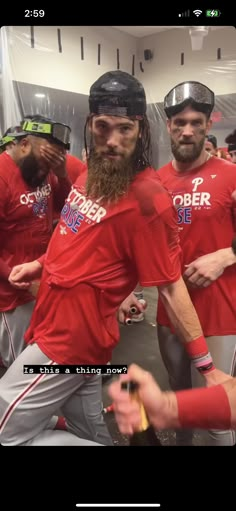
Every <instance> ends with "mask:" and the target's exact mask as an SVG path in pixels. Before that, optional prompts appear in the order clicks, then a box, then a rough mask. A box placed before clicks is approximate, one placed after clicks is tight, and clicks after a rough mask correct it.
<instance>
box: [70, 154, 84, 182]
mask: <svg viewBox="0 0 236 511" xmlns="http://www.w3.org/2000/svg"><path fill="white" fill-rule="evenodd" d="M86 168H87V166H86V165H85V163H83V162H82V161H81V160H79V158H77V157H76V156H73V155H72V154H69V153H68V154H67V155H66V170H67V174H68V176H69V178H70V180H71V182H72V184H74V183H75V181H76V179H78V177H79V176H81V174H82V173H83V172H84V171H85V170H86Z"/></svg>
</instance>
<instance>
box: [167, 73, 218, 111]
mask: <svg viewBox="0 0 236 511" xmlns="http://www.w3.org/2000/svg"><path fill="white" fill-rule="evenodd" d="M188 103H193V104H194V105H195V106H196V108H198V110H199V111H203V112H207V113H211V112H212V110H213V108H214V104H215V95H214V92H213V91H211V90H210V89H209V88H208V87H206V85H203V84H202V83H199V82H193V81H190V82H182V83H179V84H178V85H176V87H173V89H171V90H170V92H168V94H167V95H166V96H165V98H164V110H165V112H166V114H167V116H170V115H174V113H175V112H176V113H177V112H179V111H181V110H182V109H183V108H184V106H185V104H186V105H187V104H188Z"/></svg>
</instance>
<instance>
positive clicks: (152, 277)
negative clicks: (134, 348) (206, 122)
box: [0, 71, 225, 445]
mask: <svg viewBox="0 0 236 511" xmlns="http://www.w3.org/2000/svg"><path fill="white" fill-rule="evenodd" d="M89 106H90V115H89V117H88V119H87V123H86V125H87V127H88V128H89V131H90V136H91V144H90V147H89V158H88V172H86V173H83V174H82V175H81V177H80V178H79V179H78V180H77V181H76V183H75V184H74V187H73V188H72V190H71V192H70V194H69V197H68V199H67V201H66V204H65V206H64V208H63V210H62V214H61V220H60V222H59V224H58V225H57V227H56V229H55V231H54V234H53V236H52V239H51V242H50V243H49V246H48V250H47V253H46V256H45V257H42V258H41V259H40V260H35V261H33V262H32V263H28V264H27V263H26V264H23V265H19V266H16V267H15V268H14V269H13V271H12V272H11V275H10V277H9V280H10V282H11V283H12V284H13V285H16V286H19V285H20V286H23V287H27V286H28V285H29V283H30V281H31V280H32V279H34V278H37V277H39V276H40V275H41V273H42V265H43V274H42V281H41V286H40V289H39V294H38V297H37V303H36V306H35V310H34V313H33V316H32V320H31V323H30V326H29V329H28V331H27V333H26V341H27V343H28V344H29V346H28V347H27V348H26V349H25V350H24V351H23V353H22V354H21V355H20V356H19V357H18V359H17V360H16V361H15V362H14V364H13V365H12V366H11V367H10V369H9V370H8V371H7V373H6V375H4V377H3V378H2V379H1V380H0V431H1V437H0V440H1V442H2V443H3V444H4V445H16V444H27V445H39V444H40V445H41V444H42V443H43V444H50V442H52V441H54V439H55V442H56V435H57V434H58V432H56V431H49V430H46V429H45V427H46V425H47V424H48V421H49V419H50V418H51V416H52V415H53V414H54V413H55V412H56V410H58V409H62V412H63V415H64V416H65V418H66V421H67V427H68V432H63V435H64V437H63V438H64V439H63V440H62V439H61V440H60V441H61V443H63V442H64V441H65V442H70V438H69V437H68V435H70V433H74V440H71V441H72V443H73V444H74V445H78V443H79V442H81V440H79V439H78V437H83V438H87V439H91V440H95V441H97V442H100V443H101V444H107V445H110V444H111V443H112V441H111V439H110V436H109V434H108V431H107V428H106V426H105V423H104V421H103V417H102V399H101V378H100V375H99V374H98V375H91V374H85V375H84V374H83V372H81V373H80V374H55V373H54V374H53V373H52V374H51V373H50V368H49V371H48V372H46V373H45V374H40V375H34V374H28V373H25V374H22V367H23V366H25V365H26V366H27V365H28V364H36V365H37V364H38V365H42V364H47V365H48V366H53V365H55V364H65V365H66V366H69V365H70V364H75V365H81V364H86V365H87V364H106V363H107V362H108V361H109V360H110V359H111V354H112V350H113V348H114V347H115V346H116V344H117V342H118V340H119V328H118V323H117V320H116V312H117V310H118V307H119V304H120V303H121V302H122V300H123V299H124V298H125V296H127V294H129V293H130V292H131V291H132V289H134V288H135V286H136V284H137V282H138V281H140V283H141V285H143V286H154V285H156V286H158V288H159V293H160V295H161V296H162V298H163V300H164V301H165V306H166V309H167V311H168V314H169V316H170V318H171V321H172V322H173V324H174V327H175V328H176V330H177V331H178V333H179V335H180V337H182V339H183V341H184V342H185V346H186V350H187V352H188V353H189V354H190V356H191V358H192V359H193V361H194V363H195V364H197V366H198V369H199V371H200V372H201V374H202V375H203V376H205V377H206V379H207V381H208V383H213V382H215V381H216V380H217V381H218V379H219V378H222V377H223V378H225V375H222V373H220V372H219V371H218V370H216V369H215V368H214V365H213V362H212V359H211V355H210V353H209V352H208V349H207V346H206V342H205V339H204V337H203V336H202V331H201V327H200V324H199V321H198V318H197V315H196V313H195V310H194V308H193V306H192V304H191V300H190V298H189V295H188V292H187V289H186V286H185V285H184V282H183V280H182V278H181V263H180V258H181V250H180V246H179V237H178V229H177V223H176V211H175V208H174V207H173V204H172V200H171V198H170V196H169V194H168V193H167V192H166V191H165V190H164V188H163V187H162V185H161V184H160V183H159V182H158V180H157V179H156V173H155V171H154V169H153V168H151V167H150V163H149V148H150V128H149V125H148V121H147V117H146V97H145V92H144V89H143V87H142V85H141V83H140V82H139V81H138V80H137V79H136V78H134V77H133V76H131V75H129V74H128V73H125V72H122V71H114V72H108V73H105V75H102V76H101V77H100V78H99V79H98V80H97V81H96V82H95V83H94V84H93V85H92V87H91V89H90V96H89ZM85 145H86V144H85ZM27 282H28V283H27ZM202 356H203V360H202V359H201V360H202V361H201V360H200V359H199V357H202ZM52 369H53V368H52ZM22 410H24V417H25V421H24V423H23V422H22V420H19V416H21V414H22ZM61 433H62V432H61ZM61 438H62V437H61ZM68 438H69V440H68Z"/></svg>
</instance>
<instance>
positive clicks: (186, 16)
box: [178, 10, 190, 18]
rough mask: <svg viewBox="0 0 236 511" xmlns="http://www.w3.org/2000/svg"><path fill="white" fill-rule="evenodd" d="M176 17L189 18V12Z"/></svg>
mask: <svg viewBox="0 0 236 511" xmlns="http://www.w3.org/2000/svg"><path fill="white" fill-rule="evenodd" d="M178 16H179V18H189V17H190V10H188V11H185V12H180V13H179V15H178Z"/></svg>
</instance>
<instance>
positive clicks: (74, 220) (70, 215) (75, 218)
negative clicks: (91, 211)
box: [61, 202, 84, 233]
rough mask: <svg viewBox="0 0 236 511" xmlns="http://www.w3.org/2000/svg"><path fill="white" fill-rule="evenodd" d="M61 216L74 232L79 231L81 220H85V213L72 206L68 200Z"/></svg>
mask: <svg viewBox="0 0 236 511" xmlns="http://www.w3.org/2000/svg"><path fill="white" fill-rule="evenodd" d="M61 217H62V218H63V220H64V222H65V224H66V226H67V227H68V228H69V229H70V230H71V231H72V232H74V233H76V232H78V227H80V225H81V222H82V221H83V220H84V215H82V214H81V213H80V212H79V211H78V209H74V208H72V207H71V206H70V204H69V203H68V202H66V204H65V205H64V207H63V209H62V212H61Z"/></svg>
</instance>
